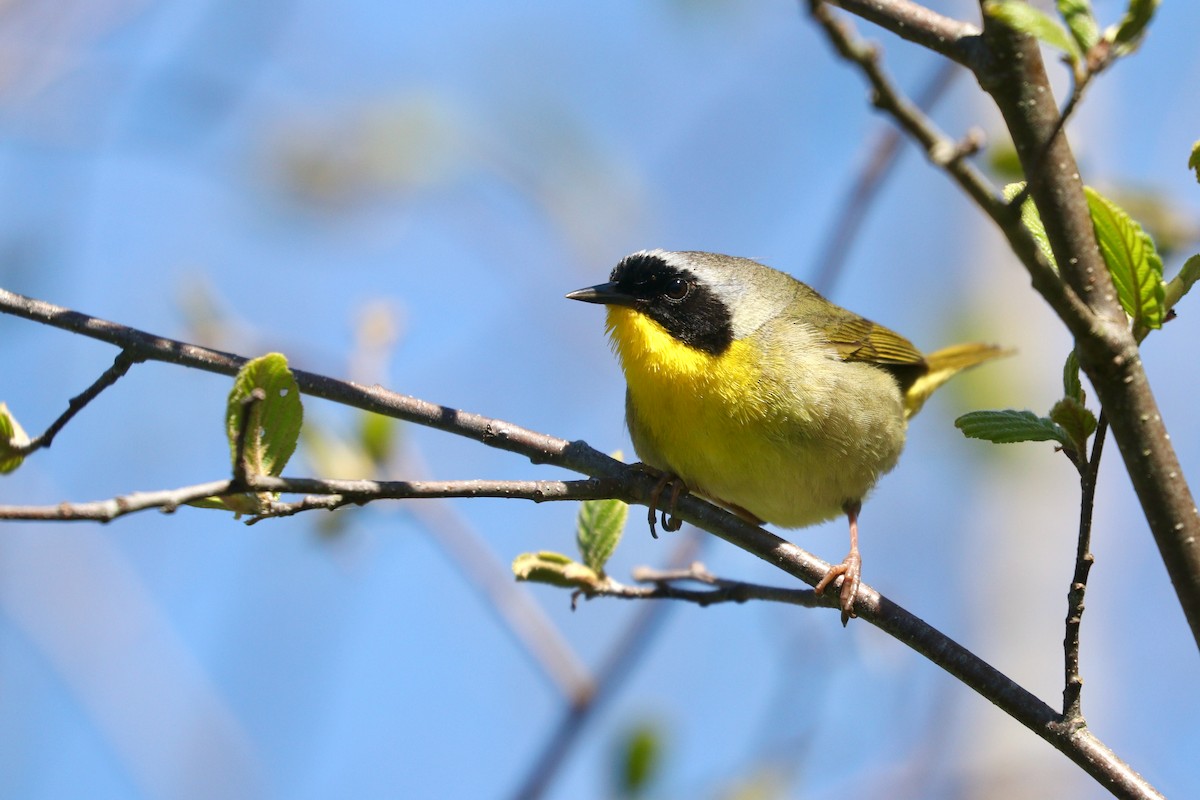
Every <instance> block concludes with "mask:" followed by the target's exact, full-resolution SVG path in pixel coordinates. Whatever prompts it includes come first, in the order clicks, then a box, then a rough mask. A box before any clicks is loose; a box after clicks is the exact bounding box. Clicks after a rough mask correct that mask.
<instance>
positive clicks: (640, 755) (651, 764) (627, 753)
mask: <svg viewBox="0 0 1200 800" xmlns="http://www.w3.org/2000/svg"><path fill="white" fill-rule="evenodd" d="M618 747H619V749H618V751H617V787H616V789H617V791H616V795H617V797H621V798H635V797H644V796H645V795H646V793H647V791H648V790H649V788H650V786H651V783H652V782H653V781H654V779H655V778H656V777H657V776H658V773H659V772H660V771H661V766H662V749H663V748H662V737H661V736H660V735H659V733H658V731H657V730H656V729H655V727H654V726H652V725H649V724H646V723H643V724H641V725H638V726H637V727H635V728H634V729H633V730H631V731H629V732H628V733H626V734H625V735H624V737H623V739H622V741H621V742H620V744H619V746H618Z"/></svg>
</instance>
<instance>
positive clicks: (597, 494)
mask: <svg viewBox="0 0 1200 800" xmlns="http://www.w3.org/2000/svg"><path fill="white" fill-rule="evenodd" d="M617 487H618V484H617V482H616V481H613V480H600V479H595V478H592V479H588V480H578V481H487V480H463V481H363V480H349V481H344V480H322V479H319V478H288V477H280V478H273V477H270V476H268V475H248V476H246V477H245V478H244V479H242V480H238V479H236V478H235V479H234V480H224V481H211V482H209V483H201V484H196V485H194V486H183V487H180V488H178V489H165V490H161V491H153V492H133V493H131V494H127V495H121V496H119V497H114V498H112V499H109V500H97V501H92V502H82V503H68V502H63V503H57V504H55V505H50V506H17V505H5V506H0V519H9V520H59V521H63V522H82V521H92V522H111V521H112V520H114V519H116V518H117V517H123V516H125V515H126V514H132V513H134V512H136V511H146V510H148V509H152V508H161V509H163V510H164V511H174V510H175V509H176V508H178V507H179V506H181V505H184V504H186V503H189V502H191V501H193V500H200V499H203V498H205V497H210V496H214V497H225V496H228V495H233V494H242V493H245V492H247V491H252V492H271V493H279V494H309V495H313V496H311V497H305V498H304V499H302V500H299V501H297V502H294V503H281V502H274V503H271V504H269V505H267V506H266V507H264V508H263V509H262V510H261V511H260V512H258V513H257V514H256V515H254V516H252V517H250V518H249V519H247V520H246V522H247V524H254V523H255V522H258V521H259V520H261V519H265V518H268V517H287V516H291V515H292V514H298V513H300V512H301V511H311V510H319V509H325V510H333V509H335V508H340V507H341V506H345V505H351V504H355V505H361V504H363V503H367V502H371V501H374V500H417V499H423V498H430V497H502V498H510V499H521V500H532V501H533V502H535V503H543V502H549V501H554V500H596V499H600V498H607V497H612V496H613V495H614V494H616V493H617Z"/></svg>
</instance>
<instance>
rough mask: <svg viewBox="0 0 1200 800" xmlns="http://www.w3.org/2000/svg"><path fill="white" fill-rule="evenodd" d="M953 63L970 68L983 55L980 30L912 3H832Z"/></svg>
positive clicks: (842, 0) (874, 0) (849, 0)
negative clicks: (939, 54)
mask: <svg viewBox="0 0 1200 800" xmlns="http://www.w3.org/2000/svg"><path fill="white" fill-rule="evenodd" d="M829 2H831V3H832V4H834V5H837V6H841V7H842V8H844V9H845V10H846V11H849V12H850V13H851V14H854V15H855V16H859V17H862V18H863V19H865V20H867V21H868V22H874V23H875V24H876V25H878V26H880V27H881V28H886V29H887V30H889V31H891V32H892V33H894V34H896V35H897V36H900V37H903V38H905V39H908V40H909V41H910V42H915V43H916V44H919V45H921V46H922V47H925V48H927V49H929V50H932V51H934V52H935V53H941V54H942V55H944V56H945V57H946V58H949V59H951V60H952V61H957V62H958V63H959V64H963V65H964V66H969V65H970V64H971V63H973V62H974V61H975V60H977V59H978V58H979V57H980V55H981V53H980V42H979V28H976V27H975V26H974V25H971V24H969V23H966V22H962V21H961V20H957V19H953V18H952V17H946V16H942V15H941V14H938V13H937V12H935V11H932V10H930V9H928V8H926V7H925V6H922V5H920V4H918V3H913V2H909V0H886V1H885V2H880V0H829Z"/></svg>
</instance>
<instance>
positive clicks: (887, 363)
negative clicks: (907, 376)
mask: <svg viewBox="0 0 1200 800" xmlns="http://www.w3.org/2000/svg"><path fill="white" fill-rule="evenodd" d="M827 322H828V324H827V325H825V326H823V328H822V330H823V331H824V332H825V335H826V338H827V340H828V341H829V344H831V345H833V347H834V349H835V350H836V351H837V354H838V356H839V357H840V358H841V359H842V360H843V361H866V362H868V363H871V364H878V365H879V366H881V367H891V366H921V367H924V366H925V357H924V356H922V355H921V351H920V350H918V349H917V348H915V347H913V344H912V342H910V341H908V339H905V338H904V337H903V336H901V335H900V334H898V333H896V332H894V331H890V330H888V329H887V328H885V327H883V326H882V325H876V324H875V323H874V322H871V321H870V320H869V319H863V318H862V317H859V316H857V315H852V314H847V315H846V316H844V317H840V316H839V317H837V318H831V319H829V320H827Z"/></svg>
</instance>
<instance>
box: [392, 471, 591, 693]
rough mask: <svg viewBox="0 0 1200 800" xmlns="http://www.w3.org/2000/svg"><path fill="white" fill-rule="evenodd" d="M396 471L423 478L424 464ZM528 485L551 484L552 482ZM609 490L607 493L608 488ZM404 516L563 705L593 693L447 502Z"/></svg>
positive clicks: (578, 666)
mask: <svg viewBox="0 0 1200 800" xmlns="http://www.w3.org/2000/svg"><path fill="white" fill-rule="evenodd" d="M396 469H397V471H403V473H404V474H410V475H423V474H424V473H425V472H426V470H425V465H424V464H423V463H421V460H420V459H419V458H418V457H417V455H416V454H415V452H412V451H410V452H408V453H406V454H405V455H404V457H402V458H401V459H400V460H399V462H398V464H397V465H396ZM497 483H499V482H497ZM514 483H517V482H514ZM527 483H534V484H552V483H557V481H529V482H527ZM565 483H566V484H567V485H571V484H576V485H580V486H582V485H584V484H589V483H592V484H596V485H597V486H600V485H603V484H605V483H608V482H606V481H597V480H594V479H593V480H591V481H568V482H565ZM545 488H546V489H550V487H545ZM608 488H609V491H610V492H611V490H612V489H611V486H609V487H608ZM464 496H468V497H469V496H471V495H464ZM538 496H539V495H538V494H536V493H535V494H534V495H533V496H530V497H529V498H528V499H531V500H533V501H534V502H539V499H538ZM542 496H543V497H544V495H542ZM606 496H607V495H606ZM580 499H583V498H580ZM406 511H407V512H408V513H409V514H411V515H412V516H413V517H414V518H416V520H417V521H418V522H419V523H420V524H421V525H423V526H424V527H425V529H426V531H427V532H428V534H429V536H430V537H432V538H433V540H434V541H435V542H437V544H438V545H439V546H440V547H441V548H442V549H443V550H445V551H446V553H447V554H448V555H449V556H450V558H451V559H453V561H454V563H455V564H456V565H457V566H458V568H459V569H461V570H462V572H463V573H464V575H465V576H466V577H467V579H468V580H469V582H470V583H471V585H472V586H473V587H474V588H475V589H476V590H477V591H479V593H480V594H481V595H482V597H483V599H484V602H485V603H486V605H487V607H488V610H489V611H491V612H492V613H493V614H495V615H496V616H497V617H498V618H499V619H500V620H501V621H502V622H503V624H504V626H505V627H506V628H507V630H508V631H509V632H510V633H511V634H512V636H513V638H515V639H516V640H517V642H518V643H520V645H521V646H522V647H523V648H524V649H525V651H526V653H528V654H529V656H530V657H531V658H532V660H533V661H534V662H535V663H536V664H537V666H538V667H539V668H540V669H541V670H542V671H543V672H544V673H545V674H546V675H547V676H548V677H549V678H550V680H552V681H553V682H554V684H555V685H556V686H557V687H558V689H559V691H560V692H562V695H563V697H564V699H565V700H566V702H567V704H568V705H574V704H575V703H578V702H580V700H581V699H582V698H585V697H589V696H591V694H592V693H593V692H594V691H595V680H594V679H593V677H592V675H591V673H590V671H589V669H588V668H587V666H585V665H584V664H583V662H582V661H581V660H580V657H579V655H578V654H577V653H576V652H575V650H574V649H573V648H572V647H571V645H570V643H569V642H567V640H566V639H565V638H564V636H563V634H562V633H561V632H560V631H559V629H558V627H556V626H555V624H554V623H553V622H552V621H551V620H550V618H549V617H548V616H547V615H546V612H545V611H543V610H542V607H541V605H539V604H538V603H537V601H536V600H535V599H534V597H533V595H532V593H531V592H530V591H529V587H527V586H525V585H523V584H519V583H517V582H516V581H514V580H513V571H512V565H511V562H502V561H501V560H500V559H499V558H497V557H496V555H495V554H494V553H493V551H492V549H491V548H490V547H489V546H488V543H487V542H486V541H484V540H483V537H481V536H480V535H479V534H477V533H476V532H475V531H474V530H473V529H472V527H471V526H470V525H468V524H467V522H466V521H464V520H463V519H462V517H461V516H460V515H459V514H457V513H455V508H454V507H453V506H452V505H450V504H449V503H445V502H426V503H409V504H407V507H406Z"/></svg>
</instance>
